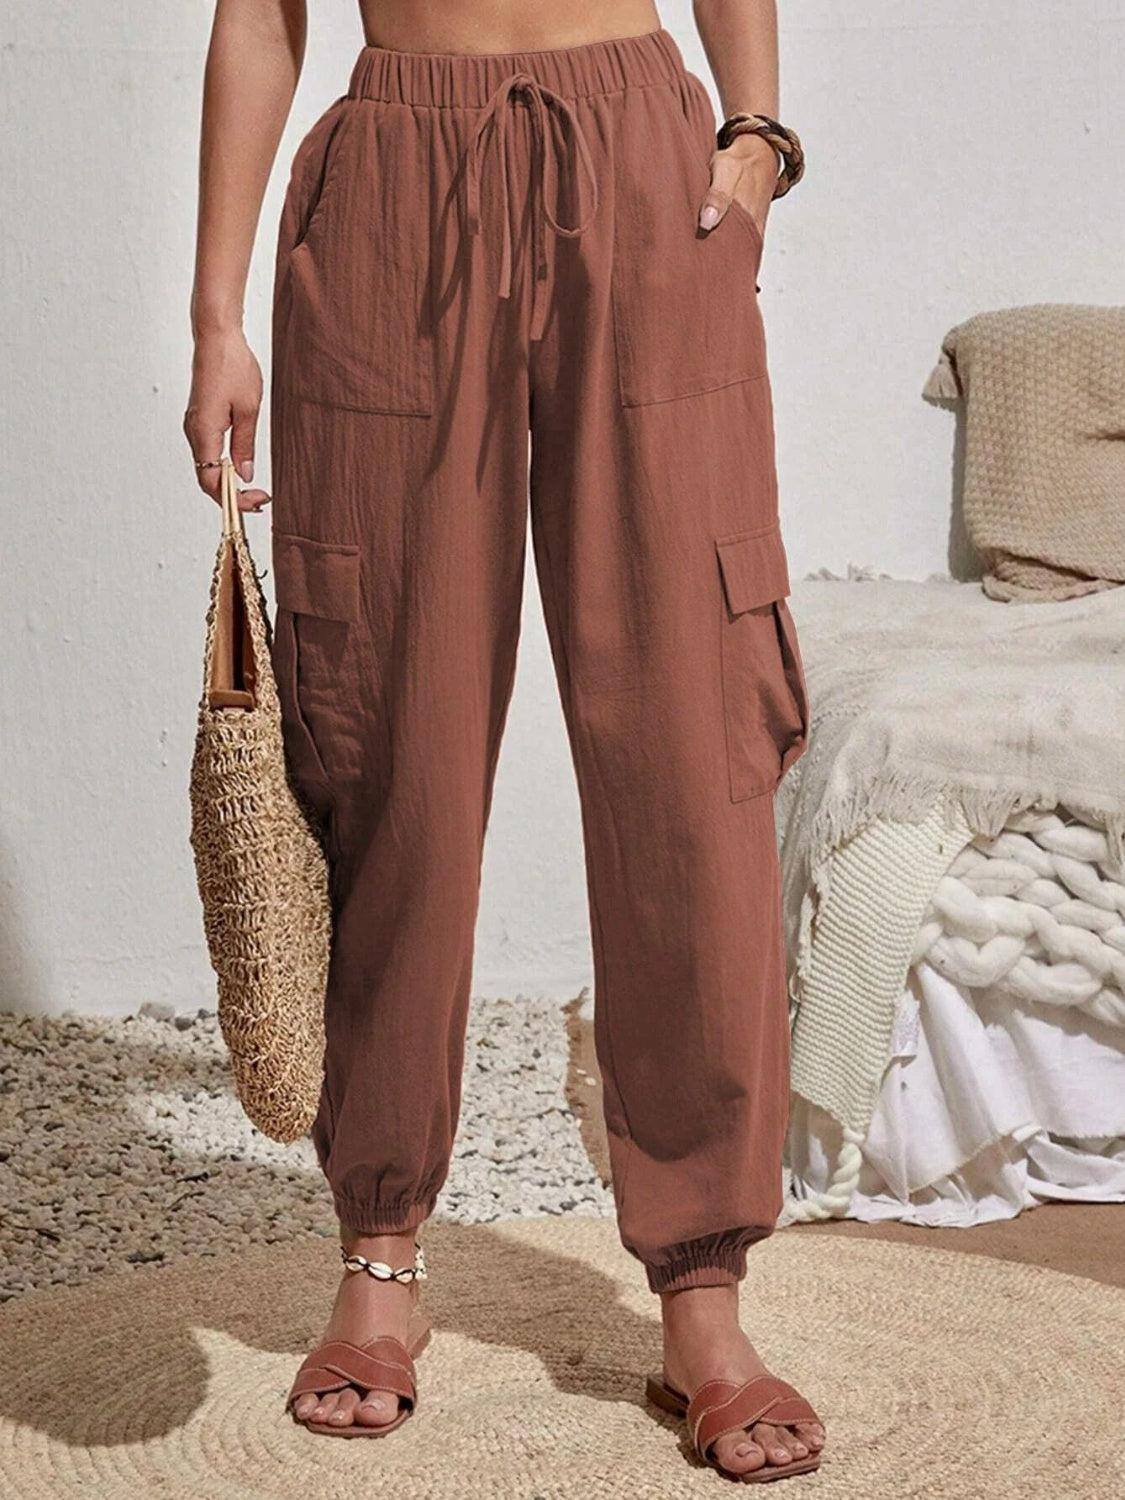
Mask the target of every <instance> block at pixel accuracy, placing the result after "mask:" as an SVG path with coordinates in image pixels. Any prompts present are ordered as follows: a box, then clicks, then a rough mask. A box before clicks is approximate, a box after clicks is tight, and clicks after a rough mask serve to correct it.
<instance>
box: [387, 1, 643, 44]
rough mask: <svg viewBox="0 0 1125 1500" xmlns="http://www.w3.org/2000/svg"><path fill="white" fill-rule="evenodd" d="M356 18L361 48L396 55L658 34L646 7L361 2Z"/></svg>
mask: <svg viewBox="0 0 1125 1500" xmlns="http://www.w3.org/2000/svg"><path fill="white" fill-rule="evenodd" d="M360 14H361V16H362V18H363V32H364V36H365V37H366V39H367V43H368V45H369V46H372V47H390V48H393V49H395V50H396V51H400V52H456V53H475V54H478V55H479V54H481V53H489V52H540V51H544V50H546V49H552V48H556V47H581V46H584V45H585V44H586V43H588V42H606V41H612V40H615V39H617V38H619V37H627V36H642V35H644V33H645V32H649V31H656V30H657V29H658V28H659V26H660V17H659V16H658V15H657V11H656V6H655V5H654V4H653V0H609V3H603V4H598V3H592V0H367V3H366V4H364V3H363V0H361V4H360Z"/></svg>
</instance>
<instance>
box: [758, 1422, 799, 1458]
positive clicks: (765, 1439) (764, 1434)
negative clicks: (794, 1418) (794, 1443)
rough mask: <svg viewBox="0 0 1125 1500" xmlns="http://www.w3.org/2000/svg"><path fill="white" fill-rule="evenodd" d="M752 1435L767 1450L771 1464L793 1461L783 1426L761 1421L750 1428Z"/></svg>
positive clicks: (767, 1456)
mask: <svg viewBox="0 0 1125 1500" xmlns="http://www.w3.org/2000/svg"><path fill="white" fill-rule="evenodd" d="M750 1436H751V1437H752V1438H753V1440H754V1441H755V1442H756V1443H757V1444H758V1445H759V1447H761V1448H762V1449H764V1451H765V1455H766V1459H767V1460H768V1462H770V1463H771V1464H787V1463H790V1462H791V1461H792V1454H791V1453H790V1452H789V1448H788V1445H787V1443H786V1437H787V1434H786V1432H785V1429H784V1428H783V1427H773V1426H771V1425H770V1423H769V1422H759V1423H758V1424H757V1426H755V1427H752V1428H751V1429H750Z"/></svg>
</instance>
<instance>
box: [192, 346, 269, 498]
mask: <svg viewBox="0 0 1125 1500" xmlns="http://www.w3.org/2000/svg"><path fill="white" fill-rule="evenodd" d="M261 406H262V371H261V368H260V367H259V365H258V361H257V360H256V359H255V358H254V355H253V352H252V351H251V349H250V346H249V344H248V343H247V342H246V337H245V335H244V334H243V332H242V329H241V328H235V329H230V330H222V331H209V332H201V333H197V335H196V339H195V355H194V357H193V359H192V369H191V395H190V396H189V397H188V406H187V411H186V412H185V413H184V433H185V435H186V437H187V440H188V444H189V446H190V448H191V452H192V457H193V459H194V460H195V463H196V464H197V465H198V464H201V463H207V464H214V463H215V461H216V460H217V459H220V458H222V456H223V443H224V439H225V437H226V433H227V430H228V429H229V430H230V435H231V436H230V456H231V461H232V462H233V464H234V467H235V472H236V473H237V474H238V476H239V477H240V478H241V479H242V480H243V482H244V483H246V484H249V483H250V481H251V480H252V479H253V477H254V438H255V434H256V432H257V429H258V412H259V411H260V410H261ZM195 473H196V477H197V479H198V480H199V487H200V489H201V490H203V491H204V493H205V494H208V495H210V496H211V499H212V500H214V501H215V502H216V504H217V503H218V501H219V469H218V468H217V467H210V468H206V469H200V468H198V467H197V468H196V471H195ZM269 498H270V497H269V496H268V495H267V494H266V492H265V490H260V489H247V490H241V491H240V492H239V496H238V503H239V508H240V509H241V510H261V508H262V506H263V505H268V504H269Z"/></svg>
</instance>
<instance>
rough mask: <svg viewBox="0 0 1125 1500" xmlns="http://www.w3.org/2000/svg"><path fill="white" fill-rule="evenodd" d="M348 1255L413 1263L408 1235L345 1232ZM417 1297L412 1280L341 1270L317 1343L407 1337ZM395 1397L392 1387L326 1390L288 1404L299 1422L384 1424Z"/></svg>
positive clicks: (392, 1415)
mask: <svg viewBox="0 0 1125 1500" xmlns="http://www.w3.org/2000/svg"><path fill="white" fill-rule="evenodd" d="M343 1245H344V1249H345V1250H346V1251H347V1252H348V1254H349V1255H362V1256H364V1257H365V1259H367V1260H372V1261H377V1260H381V1261H384V1262H385V1263H386V1264H387V1265H389V1266H391V1267H393V1268H394V1269H395V1270H396V1271H397V1270H398V1269H399V1268H400V1267H401V1266H409V1265H413V1263H414V1235H413V1233H411V1234H380V1235H348V1236H346V1237H344V1238H343ZM417 1300H418V1289H417V1283H416V1282H405V1283H403V1282H397V1281H376V1280H375V1279H374V1277H372V1276H368V1275H367V1274H366V1272H362V1271H360V1272H353V1271H345V1272H344V1276H343V1280H342V1281H341V1282H340V1286H339V1290H338V1291H337V1293H336V1302H335V1305H334V1306H333V1308H332V1316H331V1317H330V1318H329V1320H328V1327H327V1329H326V1330H325V1333H324V1338H323V1340H322V1341H321V1342H322V1343H327V1342H328V1341H329V1340H330V1339H344V1340H346V1341H347V1342H348V1343H349V1344H359V1345H363V1344H366V1343H368V1342H369V1341H370V1340H371V1339H373V1338H378V1337H380V1336H381V1335H387V1334H389V1335H390V1336H391V1337H392V1338H396V1339H398V1340H399V1342H400V1343H403V1344H405V1343H406V1342H407V1337H408V1331H409V1324H410V1315H411V1313H412V1312H413V1310H414V1307H415V1304H416V1303H417ZM399 1407H400V1402H399V1398H398V1396H396V1395H395V1393H394V1392H393V1391H378V1390H374V1391H366V1392H364V1391H358V1390H356V1388H355V1387H354V1386H348V1387H347V1389H346V1390H342V1391H330V1392H329V1393H328V1394H327V1395H325V1396H319V1397H318V1396H314V1395H308V1396H301V1397H299V1398H298V1399H297V1400H296V1401H295V1402H294V1403H293V1414H294V1416H295V1417H296V1418H297V1420H298V1421H300V1422H309V1421H312V1422H327V1423H328V1424H329V1425H330V1426H332V1427H350V1426H351V1425H352V1424H353V1423H357V1424H359V1425H360V1426H363V1427H385V1426H387V1424H388V1423H390V1422H393V1421H394V1420H395V1418H396V1417H397V1416H398V1413H399Z"/></svg>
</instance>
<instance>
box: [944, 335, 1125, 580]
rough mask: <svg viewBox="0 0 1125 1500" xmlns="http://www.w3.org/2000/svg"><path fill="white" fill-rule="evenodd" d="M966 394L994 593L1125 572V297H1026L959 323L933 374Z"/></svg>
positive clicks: (971, 500)
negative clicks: (1077, 300) (1039, 301)
mask: <svg viewBox="0 0 1125 1500" xmlns="http://www.w3.org/2000/svg"><path fill="white" fill-rule="evenodd" d="M926 394H927V395H928V396H931V397H934V398H938V399H941V398H949V399H956V398H962V399H963V400H964V402H965V488H964V516H965V525H966V529H967V531H968V534H969V539H970V541H971V542H972V544H973V546H974V547H975V549H976V551H977V553H978V554H979V555H980V557H981V559H982V560H983V564H984V570H985V571H984V589H985V592H986V593H988V594H990V595H991V596H992V597H993V598H994V599H1028V600H1034V599H1070V598H1073V597H1075V596H1077V595H1080V594H1089V593H1093V592H1096V591H1098V590H1102V589H1108V588H1112V587H1114V586H1115V585H1117V584H1120V583H1125V307H1066V306H1041V307H1014V308H1010V309H1008V310H1007V311H1003V312H990V313H983V314H981V315H980V316H979V317H975V318H970V320H969V321H968V322H967V323H962V324H961V325H960V326H959V327H957V328H954V329H953V330H952V332H950V333H948V334H947V335H946V337H945V341H944V343H943V344H942V355H941V359H940V361H939V363H938V365H937V367H936V369H935V370H934V372H933V374H932V375H931V376H930V379H929V381H928V383H927V385H926Z"/></svg>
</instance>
